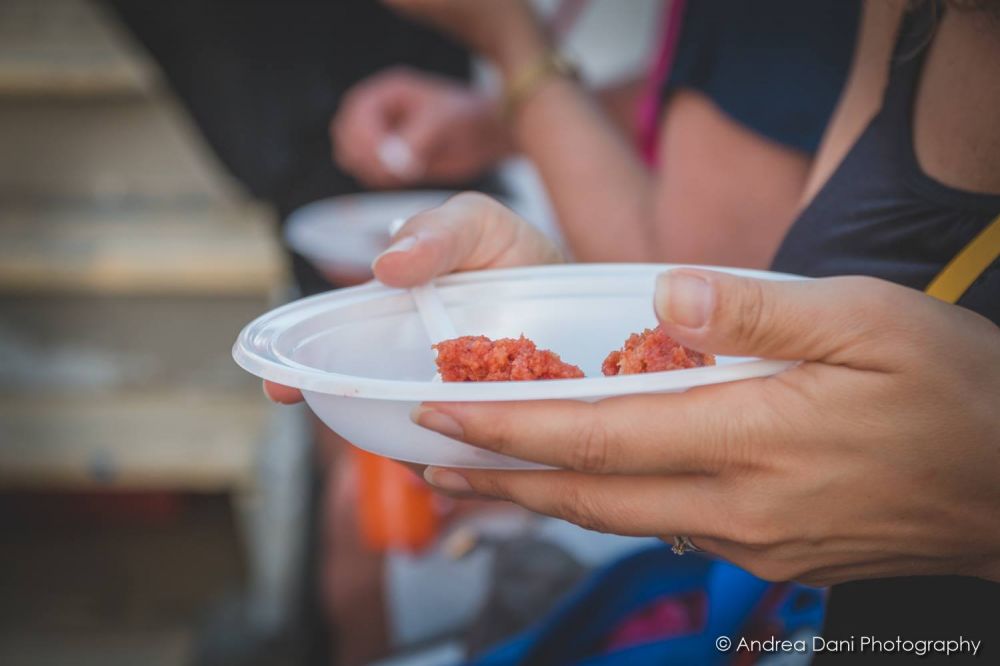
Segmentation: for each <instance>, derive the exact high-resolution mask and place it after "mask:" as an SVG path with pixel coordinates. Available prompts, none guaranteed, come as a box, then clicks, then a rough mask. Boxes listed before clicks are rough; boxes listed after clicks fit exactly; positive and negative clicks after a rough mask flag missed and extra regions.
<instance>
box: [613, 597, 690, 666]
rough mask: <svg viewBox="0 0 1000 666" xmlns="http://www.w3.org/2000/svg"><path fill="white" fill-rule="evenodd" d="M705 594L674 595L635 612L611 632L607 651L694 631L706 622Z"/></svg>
mask: <svg viewBox="0 0 1000 666" xmlns="http://www.w3.org/2000/svg"><path fill="white" fill-rule="evenodd" d="M705 610H706V608H705V596H704V595H703V594H701V593H699V594H695V595H689V596H687V597H680V598H677V597H671V598H668V599H661V600H659V601H655V602H653V603H652V604H650V605H649V606H646V607H645V608H643V609H641V610H639V611H636V612H635V613H632V614H631V615H629V616H628V617H626V618H625V619H624V620H622V621H621V622H620V623H619V624H618V626H616V627H615V628H614V629H613V630H612V631H611V633H610V634H609V635H608V639H607V640H606V641H605V643H604V651H605V652H608V653H610V652H615V651H617V650H622V649H624V648H627V647H631V646H633V645H641V644H643V643H651V642H653V641H660V640H663V639H666V638H675V637H677V636H684V635H686V634H693V633H696V632H698V631H700V630H701V627H702V625H704V623H705Z"/></svg>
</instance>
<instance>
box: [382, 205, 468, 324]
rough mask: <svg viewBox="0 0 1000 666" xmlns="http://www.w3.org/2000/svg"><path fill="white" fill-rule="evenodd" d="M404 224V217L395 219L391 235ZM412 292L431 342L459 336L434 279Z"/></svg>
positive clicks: (391, 225)
mask: <svg viewBox="0 0 1000 666" xmlns="http://www.w3.org/2000/svg"><path fill="white" fill-rule="evenodd" d="M404 224H406V220H405V219H404V218H397V219H395V220H393V221H392V222H391V223H390V224H389V235H391V236H395V235H396V234H397V233H398V232H399V230H400V229H402V228H403V225H404ZM410 294H411V295H412V296H413V302H414V304H415V305H416V306H417V314H419V315H420V321H421V322H423V325H424V331H426V333H427V337H428V338H430V341H431V344H437V343H438V342H441V341H442V340H450V339H452V338H456V337H458V333H457V332H456V331H455V324H454V322H452V320H451V317H450V316H449V315H448V310H447V309H446V308H445V307H444V303H443V302H442V301H441V295H440V294H439V293H438V291H437V288H435V286H434V281H433V280H431V281H430V282H428V283H427V284H423V285H420V286H419V287H411V288H410Z"/></svg>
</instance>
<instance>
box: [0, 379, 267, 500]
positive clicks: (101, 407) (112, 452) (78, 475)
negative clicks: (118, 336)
mask: <svg viewBox="0 0 1000 666" xmlns="http://www.w3.org/2000/svg"><path fill="white" fill-rule="evenodd" d="M269 408H270V407H269V405H268V404H267V403H266V401H265V400H264V398H263V397H261V396H260V395H259V393H257V392H256V391H254V392H252V393H249V394H223V393H219V394H191V393H186V392H179V391H177V392H169V393H159V394H157V393H136V394H126V395H114V394H111V395H83V396H80V397H56V398H36V397H6V398H3V399H0V487H2V488H88V487H95V486H96V487H116V488H135V489H176V490H192V491H230V490H236V489H241V488H246V487H248V486H249V485H251V484H252V482H253V479H254V472H255V462H256V455H257V451H258V449H259V447H260V445H261V438H262V437H263V433H264V428H265V425H266V418H267V414H268V409H269Z"/></svg>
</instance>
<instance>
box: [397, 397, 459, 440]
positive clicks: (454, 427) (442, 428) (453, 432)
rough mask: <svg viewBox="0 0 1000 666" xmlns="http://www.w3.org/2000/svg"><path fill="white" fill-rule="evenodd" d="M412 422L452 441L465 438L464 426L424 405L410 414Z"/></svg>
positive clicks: (417, 407) (418, 406)
mask: <svg viewBox="0 0 1000 666" xmlns="http://www.w3.org/2000/svg"><path fill="white" fill-rule="evenodd" d="M410 420H411V421H413V422H414V423H416V424H417V425H418V426H420V427H421V428H427V429H428V430H433V431H434V432H437V433H440V434H442V435H444V436H445V437H451V438H452V439H462V438H463V437H465V430H463V429H462V425H461V424H460V423H459V422H458V421H456V420H455V419H453V418H452V417H450V416H448V415H447V414H445V413H443V412H439V411H437V410H436V409H431V408H430V407H424V406H423V405H417V406H416V407H415V408H414V410H413V411H412V412H411V413H410Z"/></svg>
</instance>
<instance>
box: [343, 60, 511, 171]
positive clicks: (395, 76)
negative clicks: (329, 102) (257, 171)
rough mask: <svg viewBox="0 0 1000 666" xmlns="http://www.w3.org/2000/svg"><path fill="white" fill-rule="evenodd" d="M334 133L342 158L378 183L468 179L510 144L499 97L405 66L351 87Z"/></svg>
mask: <svg viewBox="0 0 1000 666" xmlns="http://www.w3.org/2000/svg"><path fill="white" fill-rule="evenodd" d="M330 137H331V139H332V143H333V150H334V159H335V160H336V161H337V163H338V164H340V166H341V167H342V168H343V169H344V170H345V171H347V172H348V173H350V174H351V175H353V176H355V177H356V178H358V180H360V181H361V182H363V183H365V184H366V185H369V186H371V187H399V186H401V185H412V184H414V183H418V182H421V183H437V184H451V183H457V182H461V181H464V180H468V179H470V178H474V177H476V176H478V175H479V174H481V173H483V172H484V171H485V170H487V169H489V168H490V167H491V166H493V165H494V164H495V163H496V162H497V161H498V160H500V159H501V158H503V156H504V155H505V154H506V153H508V152H509V151H510V148H509V138H508V136H507V131H506V129H505V127H504V126H503V123H502V121H501V118H500V114H499V112H498V110H497V105H496V103H495V102H494V100H492V99H490V98H489V97H488V96H486V95H485V94H483V93H479V92H476V91H474V90H472V89H471V88H469V87H467V86H465V85H462V84H460V83H457V82H454V81H451V80H449V79H445V78H443V77H440V76H434V75H431V74H424V73H421V72H418V71H416V70H411V69H408V68H405V67H398V68H393V69H389V70H386V71H384V72H381V73H379V74H376V75H374V76H372V77H370V78H368V79H365V80H364V81H362V82H361V83H359V84H357V85H356V86H354V87H353V88H351V90H349V91H348V92H347V94H346V96H345V97H344V101H343V103H342V104H341V105H340V109H339V110H338V112H337V115H336V116H334V118H333V120H332V121H331V123H330Z"/></svg>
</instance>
